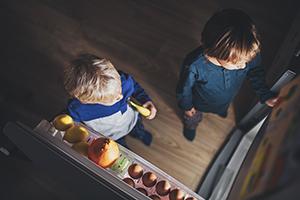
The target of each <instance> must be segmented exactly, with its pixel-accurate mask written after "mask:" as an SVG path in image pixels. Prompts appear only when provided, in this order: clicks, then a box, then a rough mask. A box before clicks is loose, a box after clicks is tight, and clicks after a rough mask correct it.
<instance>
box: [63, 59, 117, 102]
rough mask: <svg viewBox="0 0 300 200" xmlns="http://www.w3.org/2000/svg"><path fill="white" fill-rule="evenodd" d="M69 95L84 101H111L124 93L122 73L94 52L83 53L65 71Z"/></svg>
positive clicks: (65, 83) (65, 82)
mask: <svg viewBox="0 0 300 200" xmlns="http://www.w3.org/2000/svg"><path fill="white" fill-rule="evenodd" d="M64 86H65V89H66V90H67V92H68V93H69V95H71V96H72V97H75V98H77V99H78V100H80V101H81V102H83V103H111V102H113V101H115V100H116V99H117V98H118V97H119V96H120V95H121V93H122V88H121V80H120V75H119V73H118V72H117V70H116V69H115V67H114V66H113V64H112V63H111V62H110V61H109V60H107V59H104V58H99V57H97V56H95V55H92V54H82V55H80V56H79V57H78V58H76V59H75V60H73V61H71V63H70V65H69V66H67V67H66V68H65V71H64Z"/></svg>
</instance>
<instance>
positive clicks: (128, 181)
mask: <svg viewBox="0 0 300 200" xmlns="http://www.w3.org/2000/svg"><path fill="white" fill-rule="evenodd" d="M123 181H124V182H125V183H127V184H128V185H130V186H131V187H134V186H135V183H134V181H133V180H132V179H131V178H124V179H123Z"/></svg>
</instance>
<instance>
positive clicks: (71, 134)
mask: <svg viewBox="0 0 300 200" xmlns="http://www.w3.org/2000/svg"><path fill="white" fill-rule="evenodd" d="M88 136H89V132H88V130H87V129H86V128H84V127H83V126H80V125H74V126H72V127H71V128H69V129H67V130H66V133H65V135H64V140H66V141H68V142H70V143H77V142H81V141H85V140H86V138H87V137H88Z"/></svg>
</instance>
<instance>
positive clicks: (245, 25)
mask: <svg viewBox="0 0 300 200" xmlns="http://www.w3.org/2000/svg"><path fill="white" fill-rule="evenodd" d="M201 36H202V38H201V43H202V46H203V49H204V54H205V55H207V56H209V57H214V58H216V59H219V60H224V61H228V62H231V63H237V62H239V60H240V59H244V60H251V59H252V58H253V57H254V56H255V55H256V54H257V53H258V52H259V51H260V39H259V36H258V34H257V30H256V27H255V25H254V23H253V22H252V20H251V18H250V17H249V16H248V15H247V14H246V13H244V12H243V11H241V10H237V9H224V10H221V11H219V12H217V13H215V14H214V15H213V16H212V17H211V18H210V19H209V20H208V21H207V23H206V24H205V27H204V29H203V31H202V35H201Z"/></svg>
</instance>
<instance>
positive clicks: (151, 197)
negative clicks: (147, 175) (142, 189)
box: [149, 194, 160, 200]
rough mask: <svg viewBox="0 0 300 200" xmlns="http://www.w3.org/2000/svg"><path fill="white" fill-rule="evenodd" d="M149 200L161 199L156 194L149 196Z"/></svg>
mask: <svg viewBox="0 0 300 200" xmlns="http://www.w3.org/2000/svg"><path fill="white" fill-rule="evenodd" d="M149 198H150V199H153V200H160V197H159V196H157V195H155V194H153V195H151V196H149Z"/></svg>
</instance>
